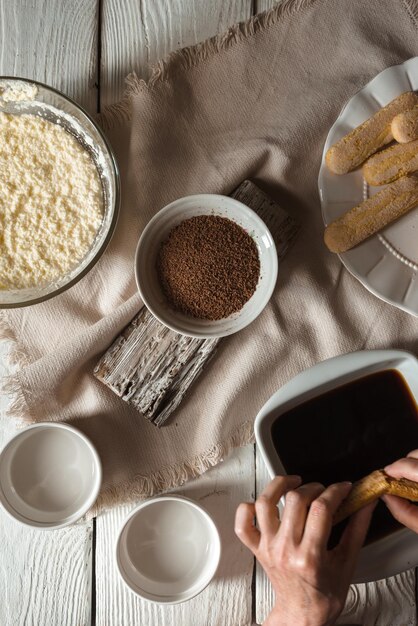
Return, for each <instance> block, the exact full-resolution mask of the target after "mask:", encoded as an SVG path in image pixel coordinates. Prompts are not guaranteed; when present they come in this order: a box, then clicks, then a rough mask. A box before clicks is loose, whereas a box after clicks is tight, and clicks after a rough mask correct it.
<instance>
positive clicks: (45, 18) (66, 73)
mask: <svg viewBox="0 0 418 626" xmlns="http://www.w3.org/2000/svg"><path fill="white" fill-rule="evenodd" d="M98 7H99V0H71V1H66V0H36V1H34V2H28V1H27V0H0V75H7V76H22V77H24V78H32V79H33V80H39V81H40V82H43V83H47V84H48V85H51V86H52V87H56V88H57V89H60V90H62V91H63V92H64V93H65V94H67V95H69V96H70V97H71V98H74V99H75V100H77V102H78V103H79V104H81V105H82V106H84V107H85V108H86V109H87V110H89V111H90V112H92V113H94V112H96V110H97V99H98V90H97V72H98V67H97V48H98Z"/></svg>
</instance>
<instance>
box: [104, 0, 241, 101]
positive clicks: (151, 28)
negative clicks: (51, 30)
mask: <svg viewBox="0 0 418 626" xmlns="http://www.w3.org/2000/svg"><path fill="white" fill-rule="evenodd" d="M251 10H252V2H251V0H228V1H225V0H210V1H209V2H208V1H207V0H124V1H123V2H120V0H103V5H102V46H101V72H100V102H101V106H102V107H103V106H105V105H107V104H111V103H113V102H116V101H117V100H119V99H120V98H121V95H122V93H123V88H124V78H125V76H126V75H127V74H129V73H130V72H132V71H135V72H136V73H137V74H138V76H140V77H141V78H145V79H147V78H148V77H149V75H150V70H149V66H150V64H152V63H154V62H155V61H157V60H158V59H161V58H164V57H166V56H167V55H168V54H169V52H171V51H173V50H177V49H178V48H183V47H184V46H190V45H192V44H194V43H197V42H199V41H203V40H204V39H206V38H207V37H211V36H212V35H216V34H217V33H221V32H223V31H225V30H227V28H228V27H229V26H231V25H232V24H234V23H235V22H240V21H242V20H246V19H248V18H249V17H250V16H251Z"/></svg>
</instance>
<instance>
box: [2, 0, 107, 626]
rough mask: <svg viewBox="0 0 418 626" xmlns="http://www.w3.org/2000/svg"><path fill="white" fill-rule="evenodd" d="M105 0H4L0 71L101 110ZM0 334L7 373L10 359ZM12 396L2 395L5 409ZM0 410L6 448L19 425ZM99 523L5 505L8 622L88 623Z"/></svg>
mask: <svg viewBox="0 0 418 626" xmlns="http://www.w3.org/2000/svg"><path fill="white" fill-rule="evenodd" d="M98 6H99V3H98V0H73V1H72V2H67V1H66V0H37V1H36V2H23V0H16V1H13V2H10V0H0V25H1V33H2V34H1V38H0V75H11V76H23V77H29V78H31V79H34V80H39V81H41V82H45V83H47V84H49V85H52V86H54V87H57V88H58V89H61V90H62V91H63V92H64V93H66V94H68V95H69V96H71V97H73V98H74V99H76V100H77V101H78V102H79V103H80V104H82V105H83V106H84V107H85V108H87V109H88V110H89V111H90V112H93V113H94V112H95V111H96V110H97V94H98V92H97V84H96V78H97V41H98ZM5 352H6V344H5V342H0V377H1V376H3V375H4V374H5V373H6V372H7V371H8V370H7V368H6V367H5ZM6 405H7V401H6V400H5V399H4V398H1V399H0V411H1V412H3V411H4V409H5V408H6ZM16 430H17V426H16V422H15V421H13V420H11V419H10V418H7V419H6V418H4V417H3V416H2V415H0V449H1V448H3V446H4V444H5V443H6V441H8V440H9V439H10V438H11V437H12V436H13V434H14V433H15V432H16ZM91 535H92V524H91V523H88V524H80V525H77V526H73V527H71V528H68V529H64V530H60V531H45V532H43V531H39V530H31V529H30V528H28V527H25V526H23V525H21V524H19V523H18V522H15V521H14V520H12V519H10V518H9V517H8V516H7V515H6V514H5V513H4V512H3V510H0V624H1V626H26V625H27V626H29V625H30V624H34V625H35V624H36V625H38V624H39V625H44V626H87V625H88V624H90V621H91V547H92V541H91Z"/></svg>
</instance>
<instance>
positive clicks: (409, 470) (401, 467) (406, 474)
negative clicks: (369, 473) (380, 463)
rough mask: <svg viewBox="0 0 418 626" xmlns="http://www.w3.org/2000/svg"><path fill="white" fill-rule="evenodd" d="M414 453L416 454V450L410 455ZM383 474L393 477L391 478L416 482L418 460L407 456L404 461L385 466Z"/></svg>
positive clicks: (400, 460) (417, 478) (417, 477)
mask: <svg viewBox="0 0 418 626" xmlns="http://www.w3.org/2000/svg"><path fill="white" fill-rule="evenodd" d="M415 453H417V451H416V450H415V451H414V452H413V453H410V454H415ZM417 454H418V453H417ZM385 472H386V474H389V476H393V478H409V480H414V481H418V458H416V457H412V456H409V455H408V457H405V458H404V459H399V461H395V463H391V464H390V465H387V466H386V467H385Z"/></svg>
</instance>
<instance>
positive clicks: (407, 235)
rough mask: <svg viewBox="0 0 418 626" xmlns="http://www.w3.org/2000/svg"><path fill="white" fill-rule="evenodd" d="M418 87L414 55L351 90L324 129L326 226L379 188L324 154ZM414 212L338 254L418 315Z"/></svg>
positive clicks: (417, 221)
mask: <svg viewBox="0 0 418 626" xmlns="http://www.w3.org/2000/svg"><path fill="white" fill-rule="evenodd" d="M414 90H418V57H414V58H412V59H409V60H408V61H406V62H405V63H403V64H402V65H394V66H393V67H389V68H387V69H386V70H384V71H383V72H381V73H380V74H378V75H377V76H376V77H375V78H374V79H373V80H372V81H370V82H369V83H368V84H367V85H366V86H365V87H363V89H361V91H359V92H358V93H356V94H355V95H354V96H353V97H352V98H351V100H349V101H348V103H347V104H346V106H345V107H344V108H343V110H342V111H341V113H340V116H339V117H338V119H337V121H336V122H335V124H334V125H333V126H332V128H331V130H330V131H329V133H328V137H327V140H326V143H325V147H324V152H323V155H322V163H321V168H320V171H319V180H318V184H319V195H320V199H321V206H322V216H323V219H324V223H325V224H326V225H327V224H329V223H330V222H332V221H333V220H335V219H337V218H338V217H340V216H341V215H342V214H343V213H344V212H345V211H347V210H348V209H350V208H351V207H354V206H355V205H356V204H358V203H359V202H361V201H362V200H365V199H366V198H367V197H368V196H369V195H373V193H376V191H378V190H379V189H381V188H382V187H369V186H368V185H367V183H366V182H365V181H364V179H363V175H362V170H361V169H357V170H355V171H354V172H350V173H348V174H345V175H343V176H338V175H337V174H333V173H332V172H330V171H329V170H328V168H327V167H326V165H325V153H326V151H327V150H328V148H329V147H330V146H331V145H332V144H334V143H335V142H336V141H338V139H340V138H341V137H342V136H343V135H345V134H346V133H348V132H349V131H350V130H352V129H353V128H355V127H356V126H358V125H359V124H361V123H362V122H364V120H366V119H367V118H368V117H370V116H371V115H373V113H375V112H376V111H377V110H378V109H379V108H381V107H383V106H385V105H386V104H388V103H389V102H390V101H391V100H393V99H394V98H396V96H399V95H400V94H401V93H403V92H405V91H414ZM417 237H418V210H417V209H413V210H412V211H410V212H409V213H408V214H407V215H405V216H404V217H402V218H401V219H399V220H398V221H397V222H395V223H394V224H392V225H391V226H389V227H388V228H385V229H384V230H382V231H381V232H380V233H379V234H377V235H374V236H373V237H370V238H369V239H368V240H367V241H365V242H363V243H362V244H360V245H358V246H356V247H355V248H353V249H352V250H349V251H348V252H344V253H343V254H341V255H339V257H340V259H341V261H342V263H343V264H344V265H345V267H346V268H347V269H348V271H349V272H350V273H351V274H352V275H353V276H355V277H356V278H357V279H358V280H359V281H360V282H361V283H362V284H363V285H364V286H365V287H366V288H367V289H368V290H369V291H371V292H372V293H373V294H374V295H376V296H377V297H378V298H381V299H382V300H385V301H386V302H389V303H390V304H393V305H395V306H397V307H398V308H400V309H403V310H404V311H407V312H408V313H411V314H412V315H418V281H417V280H416V273H417V271H418V245H417Z"/></svg>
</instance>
